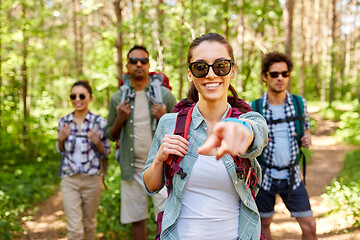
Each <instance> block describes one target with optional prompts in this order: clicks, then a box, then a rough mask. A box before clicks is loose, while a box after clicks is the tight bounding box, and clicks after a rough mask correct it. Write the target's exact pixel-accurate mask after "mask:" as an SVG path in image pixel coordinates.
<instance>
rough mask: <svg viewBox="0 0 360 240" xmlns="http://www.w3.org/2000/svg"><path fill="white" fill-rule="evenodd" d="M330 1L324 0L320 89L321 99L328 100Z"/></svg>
mask: <svg viewBox="0 0 360 240" xmlns="http://www.w3.org/2000/svg"><path fill="white" fill-rule="evenodd" d="M329 1H330V0H323V1H322V2H323V9H324V11H323V12H324V14H323V18H322V19H323V23H322V26H323V27H322V49H321V51H322V54H321V55H322V57H321V59H322V61H321V62H322V66H321V72H322V76H321V91H320V100H321V101H325V100H326V83H327V66H328V45H329V43H328V39H329V33H328V32H329V14H328V13H329Z"/></svg>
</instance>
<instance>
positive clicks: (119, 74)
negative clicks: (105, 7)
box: [114, 0, 123, 83]
mask: <svg viewBox="0 0 360 240" xmlns="http://www.w3.org/2000/svg"><path fill="white" fill-rule="evenodd" d="M114 7H115V15H116V30H117V31H116V43H115V47H116V51H117V62H116V66H117V79H118V81H119V83H120V81H121V78H122V73H123V68H122V66H123V59H122V50H123V40H122V30H121V24H122V15H121V14H122V7H121V0H115V1H114Z"/></svg>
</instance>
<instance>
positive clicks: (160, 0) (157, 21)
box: [154, 0, 164, 72]
mask: <svg viewBox="0 0 360 240" xmlns="http://www.w3.org/2000/svg"><path fill="white" fill-rule="evenodd" d="M162 4H163V0H156V19H155V24H154V25H155V26H154V37H155V46H156V50H157V53H158V55H157V62H158V68H159V70H160V71H161V72H162V71H164V68H163V58H164V57H163V44H162V40H161V33H160V30H163V29H164V26H163V21H162V19H163V14H164V11H163V10H161V9H160V7H161V5H162Z"/></svg>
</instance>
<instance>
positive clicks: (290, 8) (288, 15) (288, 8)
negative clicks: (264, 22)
mask: <svg viewBox="0 0 360 240" xmlns="http://www.w3.org/2000/svg"><path fill="white" fill-rule="evenodd" d="M293 12H294V0H286V1H285V7H284V10H283V18H284V25H285V27H284V30H285V54H286V55H287V56H288V57H289V58H290V59H291V47H292V46H291V45H292V22H293ZM290 85H291V79H289V84H288V90H289V91H290V89H291V86H290Z"/></svg>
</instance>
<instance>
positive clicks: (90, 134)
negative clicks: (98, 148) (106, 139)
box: [87, 129, 101, 145]
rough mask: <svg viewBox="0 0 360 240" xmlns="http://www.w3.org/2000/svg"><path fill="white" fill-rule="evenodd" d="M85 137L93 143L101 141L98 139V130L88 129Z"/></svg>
mask: <svg viewBox="0 0 360 240" xmlns="http://www.w3.org/2000/svg"><path fill="white" fill-rule="evenodd" d="M87 137H88V138H89V139H90V141H91V142H92V143H93V144H95V145H98V144H99V143H100V142H101V141H100V132H95V131H94V130H92V129H90V130H89V131H88V133H87Z"/></svg>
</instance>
